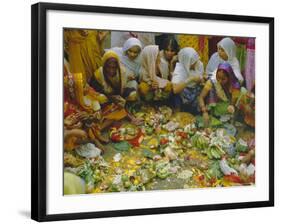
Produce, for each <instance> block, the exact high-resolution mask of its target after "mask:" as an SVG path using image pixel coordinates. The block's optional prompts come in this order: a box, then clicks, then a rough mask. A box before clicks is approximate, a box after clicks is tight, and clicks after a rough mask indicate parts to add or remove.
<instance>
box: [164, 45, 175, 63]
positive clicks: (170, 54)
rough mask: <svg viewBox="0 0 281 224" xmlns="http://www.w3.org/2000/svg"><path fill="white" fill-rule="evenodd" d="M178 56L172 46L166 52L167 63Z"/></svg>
mask: <svg viewBox="0 0 281 224" xmlns="http://www.w3.org/2000/svg"><path fill="white" fill-rule="evenodd" d="M176 54H177V52H175V51H174V50H173V49H172V48H171V47H170V46H169V47H168V48H167V49H165V50H164V56H165V58H166V60H167V61H171V60H172V58H173V57H174V56H175V55H176Z"/></svg>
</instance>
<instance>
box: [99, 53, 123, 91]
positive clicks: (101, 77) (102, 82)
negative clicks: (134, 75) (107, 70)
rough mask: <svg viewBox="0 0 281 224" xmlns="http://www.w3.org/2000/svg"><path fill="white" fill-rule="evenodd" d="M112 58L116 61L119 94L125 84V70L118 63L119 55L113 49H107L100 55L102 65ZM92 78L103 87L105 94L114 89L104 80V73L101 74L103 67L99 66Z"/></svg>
mask: <svg viewBox="0 0 281 224" xmlns="http://www.w3.org/2000/svg"><path fill="white" fill-rule="evenodd" d="M110 58H114V59H116V60H117V62H118V74H117V75H118V76H119V78H120V79H121V90H120V94H121V95H122V94H123V91H124V88H125V86H126V81H127V80H126V75H125V70H124V67H122V66H121V65H120V61H119V57H118V55H117V54H116V53H115V52H114V51H111V50H110V51H107V52H106V53H105V54H104V55H103V57H102V66H104V64H105V62H106V61H107V60H108V59H110ZM94 79H95V80H96V81H97V82H98V83H99V84H100V85H101V86H102V87H103V91H104V93H105V94H109V95H110V94H113V92H114V89H112V87H111V86H110V85H109V84H108V83H107V82H106V80H105V77H104V74H103V67H100V68H99V69H97V70H96V72H95V73H94Z"/></svg>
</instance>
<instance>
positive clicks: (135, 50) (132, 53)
mask: <svg viewBox="0 0 281 224" xmlns="http://www.w3.org/2000/svg"><path fill="white" fill-rule="evenodd" d="M139 53H140V48H139V46H133V47H131V48H130V49H129V50H127V55H128V58H129V59H130V60H135V59H136V58H137V57H138V55H139Z"/></svg>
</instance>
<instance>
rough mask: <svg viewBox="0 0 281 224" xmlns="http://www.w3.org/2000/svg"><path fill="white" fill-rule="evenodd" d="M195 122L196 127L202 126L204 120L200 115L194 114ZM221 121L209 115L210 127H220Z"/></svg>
mask: <svg viewBox="0 0 281 224" xmlns="http://www.w3.org/2000/svg"><path fill="white" fill-rule="evenodd" d="M196 124H197V127H198V128H204V127H205V125H204V120H203V117H202V116H196ZM222 124H223V123H222V122H221V121H220V120H218V119H217V118H215V117H213V116H210V122H209V126H210V127H220V126H221V125H222Z"/></svg>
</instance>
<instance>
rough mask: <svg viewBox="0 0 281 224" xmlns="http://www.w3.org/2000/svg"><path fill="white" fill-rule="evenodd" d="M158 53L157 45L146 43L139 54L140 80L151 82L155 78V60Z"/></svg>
mask: <svg viewBox="0 0 281 224" xmlns="http://www.w3.org/2000/svg"><path fill="white" fill-rule="evenodd" d="M158 53H159V47H158V46H157V45H148V46H146V47H145V48H144V49H143V50H142V54H141V70H140V74H141V80H142V81H144V82H151V81H152V80H155V78H156V60H157V56H158Z"/></svg>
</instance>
